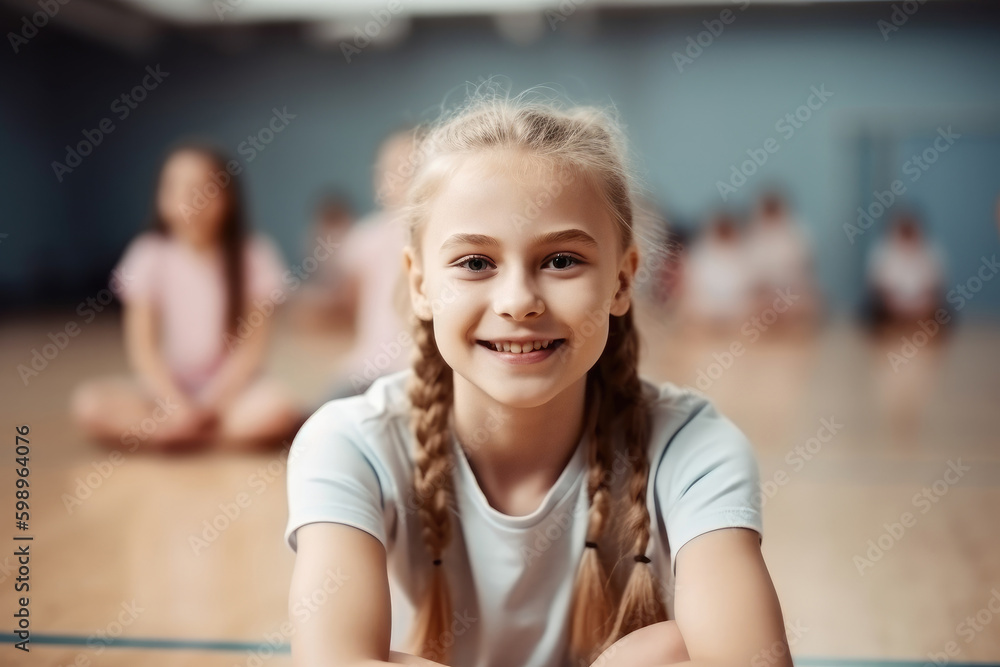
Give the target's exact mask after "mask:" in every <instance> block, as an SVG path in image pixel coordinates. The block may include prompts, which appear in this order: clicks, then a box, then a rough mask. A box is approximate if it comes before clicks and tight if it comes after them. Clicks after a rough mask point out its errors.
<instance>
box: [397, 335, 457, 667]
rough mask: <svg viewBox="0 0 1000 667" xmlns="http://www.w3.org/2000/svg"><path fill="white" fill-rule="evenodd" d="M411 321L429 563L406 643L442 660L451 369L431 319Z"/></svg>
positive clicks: (417, 474) (419, 503)
mask: <svg viewBox="0 0 1000 667" xmlns="http://www.w3.org/2000/svg"><path fill="white" fill-rule="evenodd" d="M415 319H416V324H415V325H414V332H415V335H414V342H415V345H414V353H413V371H414V372H413V374H412V375H411V380H410V383H409V386H408V394H409V398H410V403H411V405H412V412H411V419H412V428H413V431H414V433H415V434H416V451H415V452H414V460H415V466H414V467H415V470H414V492H415V494H416V498H415V500H416V507H417V511H418V512H419V514H420V520H421V524H422V527H423V540H424V544H425V545H426V547H427V550H428V552H429V555H430V557H431V559H432V562H433V565H434V566H433V567H432V568H431V576H430V581H429V583H428V586H427V589H426V592H425V594H424V595H423V597H422V598H421V600H420V603H419V607H418V610H417V617H416V621H415V623H414V629H413V635H411V646H415V647H416V649H415V653H416V654H417V655H420V656H421V657H424V658H427V659H429V660H434V661H436V662H442V663H447V662H448V648H447V646H444V645H443V642H441V641H440V640H441V638H442V637H443V636H444V635H445V633H446V632H447V631H448V627H449V623H450V620H451V594H450V591H449V589H448V580H447V577H445V574H444V568H442V567H440V565H441V560H442V556H443V554H444V551H445V549H446V548H447V546H448V543H449V542H450V540H451V521H452V519H451V507H452V504H453V498H454V488H453V478H452V471H453V468H454V464H453V459H454V456H453V452H452V449H451V440H450V433H451V431H450V426H449V413H450V410H451V406H452V401H453V394H452V389H453V384H452V370H451V368H449V367H448V365H447V364H446V363H445V361H444V359H443V358H442V357H441V353H440V351H439V350H438V347H437V343H436V342H435V340H434V325H433V322H431V321H425V320H420V319H417V318H415ZM438 647H440V650H439V649H438Z"/></svg>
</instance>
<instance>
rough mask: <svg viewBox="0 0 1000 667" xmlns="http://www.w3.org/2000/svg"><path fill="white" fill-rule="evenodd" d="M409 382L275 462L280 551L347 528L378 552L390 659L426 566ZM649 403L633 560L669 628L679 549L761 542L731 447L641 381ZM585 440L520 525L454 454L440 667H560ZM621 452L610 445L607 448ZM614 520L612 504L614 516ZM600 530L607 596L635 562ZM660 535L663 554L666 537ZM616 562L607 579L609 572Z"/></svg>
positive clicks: (351, 409) (301, 440) (678, 393)
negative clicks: (755, 537) (734, 531)
mask: <svg viewBox="0 0 1000 667" xmlns="http://www.w3.org/2000/svg"><path fill="white" fill-rule="evenodd" d="M410 372H411V371H410V370H409V369H407V370H404V371H399V372H397V373H393V374H391V375H386V376H383V377H381V378H379V379H378V380H376V381H375V382H374V383H373V384H372V386H371V387H370V388H369V389H368V390H367V391H366V392H365V393H364V394H361V395H358V396H352V397H349V398H342V399H337V400H333V401H330V402H328V403H326V404H325V405H323V407H321V408H320V409H319V410H317V411H316V413H315V414H313V415H312V416H311V417H310V418H309V420H308V421H307V422H306V423H305V425H304V426H303V427H302V429H301V430H300V431H299V433H298V435H297V436H296V437H295V440H294V443H293V444H292V447H291V449H290V451H289V456H288V507H289V517H288V524H287V526H286V529H285V539H286V540H287V542H288V544H289V546H290V547H291V548H292V549H296V547H297V545H296V539H295V530H296V529H297V528H299V527H300V526H302V525H304V524H307V523H313V522H317V521H329V522H334V523H343V524H348V525H351V526H355V527H357V528H360V529H361V530H364V531H366V532H368V533H370V534H371V535H373V536H375V537H376V538H377V539H378V540H379V541H380V542H382V544H383V545H384V546H385V548H386V552H387V564H388V570H389V581H390V592H391V599H392V617H393V618H392V640H391V648H392V650H397V651H407V650H408V647H407V646H406V645H405V642H406V640H407V639H408V636H409V632H410V629H411V622H412V621H411V619H412V618H413V617H414V609H415V608H416V604H415V601H416V600H418V599H419V595H421V593H422V591H423V587H424V586H425V584H426V581H427V577H428V575H429V572H430V568H432V567H434V565H433V564H432V563H431V557H430V555H429V554H428V552H427V550H426V548H425V546H424V543H423V541H422V539H421V533H420V516H419V514H418V513H417V512H416V511H415V510H414V508H415V507H416V505H415V502H414V501H415V494H414V491H413V487H412V479H413V467H414V464H413V455H412V451H413V445H414V438H413V437H412V435H411V431H410V428H409V400H408V398H407V395H406V381H407V378H408V376H409V374H410ZM643 387H644V390H645V391H646V392H647V395H648V396H649V397H650V398H651V399H653V403H652V405H653V421H652V428H651V438H650V442H649V446H648V450H647V451H648V455H649V457H650V458H649V461H650V473H649V487H648V491H647V496H646V502H647V506H648V509H649V514H650V517H651V520H652V523H653V527H652V532H651V537H650V542H649V546H648V548H647V552H646V555H647V556H648V557H649V558H650V560H651V565H652V566H653V567H654V568H655V571H656V572H657V573H658V575H659V576H660V578H661V581H662V585H663V591H664V596H663V599H664V600H665V601H666V602H667V607H668V610H669V613H670V617H671V618H672V617H673V596H672V593H671V591H672V590H673V574H674V564H675V560H674V559H675V555H676V553H677V551H678V550H679V549H680V548H681V546H682V545H684V544H685V543H686V542H687V541H688V540H690V539H692V538H694V537H696V536H698V535H701V534H702V533H706V532H709V531H711V530H716V529H719V528H726V527H746V528H751V529H753V530H755V531H757V532H758V533H761V534H762V529H763V524H762V521H761V513H760V509H759V502H757V500H756V499H757V497H758V494H759V491H758V483H759V471H758V467H757V460H756V458H755V455H754V452H753V449H752V446H751V444H750V442H749V441H748V440H747V438H746V437H745V436H744V434H743V433H742V432H741V431H740V430H739V429H738V428H737V427H736V426H735V425H734V424H733V423H732V422H731V421H729V420H728V419H727V418H726V417H724V416H722V415H720V414H719V413H718V412H717V411H716V410H715V409H714V407H713V406H712V405H711V403H709V402H708V401H707V400H706V399H705V398H704V397H702V396H700V395H698V394H696V393H693V392H690V391H687V390H682V389H680V388H678V387H676V386H675V385H673V384H670V383H665V384H663V385H662V386H661V387H657V386H656V385H654V384H652V383H650V382H648V381H646V380H643ZM586 439H587V436H586V435H585V436H584V438H583V439H582V440H581V442H580V443H579V444H578V446H577V449H576V452H575V454H574V456H573V457H572V459H571V460H570V462H569V464H567V466H566V468H565V469H564V470H563V471H562V473H561V475H560V476H559V478H558V480H557V481H556V483H555V484H554V485H553V487H552V488H551V489H550V490H549V491H548V493H547V494H546V496H545V498H544V500H543V501H542V503H541V505H540V506H539V507H538V508H537V509H536V510H535V511H534V512H532V513H531V514H528V515H525V516H509V515H505V514H502V513H500V512H499V511H497V510H496V509H494V508H493V507H491V506H490V505H489V503H488V502H487V500H486V497H485V495H484V494H483V492H482V490H481V489H480V487H479V485H478V483H477V481H476V478H475V475H474V474H473V472H472V469H471V468H470V466H469V463H468V460H467V459H466V458H465V453H464V451H463V450H462V448H461V446H460V445H459V444H458V441H457V440H455V439H454V438H452V446H453V448H454V451H455V454H456V466H455V471H454V474H455V496H456V505H457V515H458V516H457V517H456V518H455V519H454V523H453V529H452V538H451V542H450V543H449V546H448V547H447V549H446V550H445V552H444V555H443V558H442V560H443V563H442V565H441V566H440V567H444V568H446V572H447V576H448V581H449V585H450V588H451V594H452V609H453V612H454V618H455V620H454V622H453V624H452V627H453V631H454V638H453V639H454V644H453V645H452V646H451V656H452V658H451V661H450V662H449V664H451V665H460V666H463V667H464V666H469V667H473V666H474V667H486V666H487V665H497V664H509V665H523V666H524V667H561V666H563V665H568V664H569V659H568V645H569V611H570V602H571V594H572V589H573V581H574V578H575V576H576V570H577V565H578V563H579V560H580V558H581V557H582V555H583V550H584V548H585V547H584V542H585V540H586V530H587V489H586V484H585V479H586V474H585V473H586V446H585V445H586V443H585V442H584V440H586ZM621 444H622V443H621V442H620V440H619V441H618V442H616V445H617V446H620V445H621ZM616 451H619V452H621V453H620V454H618V455H617V456H616V458H615V460H614V462H613V464H612V475H611V480H610V486H611V489H612V493H613V494H614V497H615V498H616V500H617V499H620V498H621V497H622V491H623V485H624V484H625V483H627V481H628V478H629V476H630V470H631V466H630V465H629V461H628V458H627V456H626V454H625V453H624V450H622V449H621V448H618V449H616ZM615 507H616V508H617V510H618V511H621V504H620V503H617V502H616V503H615ZM622 524H623V522H622V521H621V520H620V515H618V514H616V515H614V518H613V520H611V521H609V522H608V523H607V525H608V527H609V528H608V530H607V531H606V533H605V535H604V537H603V538H602V540H601V541H600V543H599V554H600V556H601V558H602V560H603V561H604V563H605V565H606V567H607V571H608V572H613V573H612V579H613V582H614V585H615V586H616V590H618V591H621V590H622V588H623V586H622V584H623V583H624V581H625V580H626V579H627V575H628V573H629V572H630V568H631V567H632V566H633V565H634V564H635V561H634V556H635V554H633V553H630V552H629V549H627V548H622V546H621V539H620V537H619V536H618V535H617V534H616V533H615V532H614V527H618V526H621V525H622ZM668 535H669V547H668V541H667V538H668ZM619 560H621V563H620V565H619V567H617V568H615V567H614V566H615V564H616V563H617V562H618V561H619Z"/></svg>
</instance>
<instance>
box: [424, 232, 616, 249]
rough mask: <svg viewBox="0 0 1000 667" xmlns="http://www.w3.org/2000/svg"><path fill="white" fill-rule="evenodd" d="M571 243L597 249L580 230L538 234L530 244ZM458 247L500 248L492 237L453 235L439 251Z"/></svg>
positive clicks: (590, 238)
mask: <svg viewBox="0 0 1000 667" xmlns="http://www.w3.org/2000/svg"><path fill="white" fill-rule="evenodd" d="M573 242H576V243H582V244H583V245H586V246H590V247H592V248H596V247H597V241H596V240H595V239H594V237H593V236H591V235H590V234H588V233H587V232H585V231H583V230H582V229H563V230H560V231H558V232H549V233H548V234H539V235H537V236H535V237H533V238H532V239H531V241H530V243H532V244H539V245H551V244H554V243H573ZM459 245H479V246H488V247H491V248H496V247H499V246H500V242H499V241H497V240H496V239H495V238H493V237H492V236H486V235H485V234H453V235H452V236H450V237H448V239H447V240H446V241H445V242H444V243H442V244H441V250H447V249H448V248H451V247H453V246H459Z"/></svg>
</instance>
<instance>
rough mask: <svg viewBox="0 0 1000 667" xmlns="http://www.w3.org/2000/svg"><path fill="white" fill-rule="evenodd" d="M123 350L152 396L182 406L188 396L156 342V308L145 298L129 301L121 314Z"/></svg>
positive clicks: (186, 401)
mask: <svg viewBox="0 0 1000 667" xmlns="http://www.w3.org/2000/svg"><path fill="white" fill-rule="evenodd" d="M123 320H124V329H125V353H126V355H127V356H128V360H129V363H130V364H131V366H132V368H133V370H134V371H135V372H136V374H137V375H138V376H139V379H140V380H141V381H142V382H143V384H144V385H145V386H146V387H147V388H148V389H149V390H150V391H151V392H152V394H153V396H156V397H160V398H164V399H168V400H169V401H177V402H178V403H180V404H182V405H185V404H187V403H190V397H189V396H188V395H187V393H186V392H185V391H184V390H183V389H181V388H180V387H179V386H178V385H177V383H176V382H174V379H173V376H172V375H171V374H170V369H169V367H168V366H167V363H166V361H165V360H164V359H163V355H162V354H161V353H160V348H159V345H158V344H157V333H156V309H155V307H154V306H153V304H152V303H150V302H148V301H136V302H130V303H128V304H126V305H125V311H124V315H123Z"/></svg>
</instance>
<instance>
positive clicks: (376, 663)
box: [288, 522, 445, 667]
mask: <svg viewBox="0 0 1000 667" xmlns="http://www.w3.org/2000/svg"><path fill="white" fill-rule="evenodd" d="M295 535H296V541H297V551H296V556H295V569H294V570H293V572H292V585H291V590H290V592H289V598H288V613H289V617H290V618H291V621H292V626H293V628H294V632H293V634H292V664H293V665H295V667H312V666H314V665H315V666H316V667H320V666H322V667H381V666H383V665H417V667H445V666H443V665H441V664H440V663H437V662H433V661H431V660H425V659H423V658H419V657H416V656H413V655H408V654H405V653H400V652H398V651H390V650H389V640H390V637H391V629H392V614H391V607H390V595H389V577H388V573H387V570H386V557H385V549H384V548H383V547H382V543H381V542H379V541H378V539H376V538H375V537H373V536H372V535H369V534H368V533H366V532H365V531H363V530H360V529H358V528H355V527H353V526H348V525H343V524H337V523H329V522H317V523H308V524H306V525H304V526H302V527H301V528H299V529H298V530H297V531H296V533H295Z"/></svg>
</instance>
